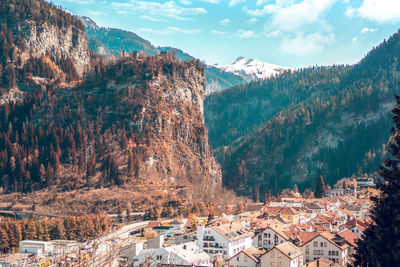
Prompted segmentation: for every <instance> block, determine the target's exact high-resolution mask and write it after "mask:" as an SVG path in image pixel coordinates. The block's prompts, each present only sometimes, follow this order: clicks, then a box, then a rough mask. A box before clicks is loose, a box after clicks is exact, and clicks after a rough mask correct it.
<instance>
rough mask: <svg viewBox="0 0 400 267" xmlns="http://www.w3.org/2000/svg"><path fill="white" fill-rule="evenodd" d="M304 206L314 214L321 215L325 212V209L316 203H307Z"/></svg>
mask: <svg viewBox="0 0 400 267" xmlns="http://www.w3.org/2000/svg"><path fill="white" fill-rule="evenodd" d="M303 205H304V207H305V208H307V209H309V210H311V211H312V213H316V214H321V213H323V212H324V211H325V208H324V207H322V206H321V205H319V204H318V203H316V202H305V203H303Z"/></svg>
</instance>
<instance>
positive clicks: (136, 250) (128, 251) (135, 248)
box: [119, 240, 144, 263]
mask: <svg viewBox="0 0 400 267" xmlns="http://www.w3.org/2000/svg"><path fill="white" fill-rule="evenodd" d="M143 245H144V240H136V241H135V242H133V243H132V244H130V245H127V246H124V247H121V248H120V250H119V254H120V256H121V257H122V258H125V259H126V260H127V261H128V262H129V263H131V262H133V259H134V257H136V256H139V255H140V253H141V252H142V251H143V250H144V246H143Z"/></svg>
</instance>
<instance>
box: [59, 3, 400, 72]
mask: <svg viewBox="0 0 400 267" xmlns="http://www.w3.org/2000/svg"><path fill="white" fill-rule="evenodd" d="M52 2H53V3H54V4H56V5H58V6H61V7H62V8H64V9H67V10H69V11H71V12H72V13H74V14H77V15H85V16H88V17H90V18H92V19H93V20H94V21H95V22H96V23H97V24H98V25H99V26H104V27H113V28H119V29H123V30H128V31H132V32H135V33H136V34H138V35H140V36H141V37H143V38H145V39H147V40H149V41H150V42H151V43H153V44H154V45H156V46H172V47H176V48H180V49H182V50H183V51H185V52H187V53H189V54H191V55H193V56H195V57H197V58H199V59H201V60H205V61H206V62H207V63H208V64H214V63H217V64H219V65H226V64H229V63H231V62H233V61H234V60H235V59H236V58H237V57H239V56H243V57H246V58H255V59H258V60H262V61H266V62H269V63H274V64H277V65H281V66H288V67H293V68H300V67H308V66H315V65H319V66H321V65H332V64H354V63H356V62H358V61H359V60H361V59H362V57H363V56H364V55H365V54H366V53H368V51H369V50H371V49H372V48H373V47H374V46H377V45H378V44H379V43H381V42H382V41H383V40H384V39H387V38H389V37H390V36H391V35H392V34H394V33H395V32H397V30H398V29H399V26H400V0H159V1H156V0H108V1H105V0H52Z"/></svg>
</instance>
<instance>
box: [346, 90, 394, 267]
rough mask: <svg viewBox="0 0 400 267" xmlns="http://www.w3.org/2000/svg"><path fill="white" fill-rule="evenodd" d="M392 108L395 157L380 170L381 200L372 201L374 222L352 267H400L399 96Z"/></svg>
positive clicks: (388, 159) (390, 143) (391, 143)
mask: <svg viewBox="0 0 400 267" xmlns="http://www.w3.org/2000/svg"><path fill="white" fill-rule="evenodd" d="M396 104H397V106H396V107H395V108H393V110H392V113H393V114H394V115H393V118H392V119H393V122H394V124H395V127H393V128H392V132H393V136H392V137H391V138H390V140H389V152H390V153H391V155H392V157H391V158H387V159H385V160H384V162H383V166H380V167H379V175H380V177H381V179H380V180H379V181H378V183H377V188H378V189H379V191H380V195H379V197H375V198H372V200H373V202H374V206H373V208H372V210H371V219H372V220H373V221H374V223H372V224H371V225H370V226H369V227H368V228H367V229H366V230H365V231H364V234H363V237H362V239H360V240H359V241H358V243H357V245H358V246H357V249H356V253H355V255H354V258H355V261H354V263H353V266H382V267H383V266H400V241H399V240H400V164H399V163H400V96H398V95H396Z"/></svg>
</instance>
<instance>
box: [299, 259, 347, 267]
mask: <svg viewBox="0 0 400 267" xmlns="http://www.w3.org/2000/svg"><path fill="white" fill-rule="evenodd" d="M337 266H340V265H338V264H336V263H334V262H333V261H331V260H328V259H327V258H319V259H316V260H315V261H310V262H307V263H306V264H304V265H303V267H337Z"/></svg>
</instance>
